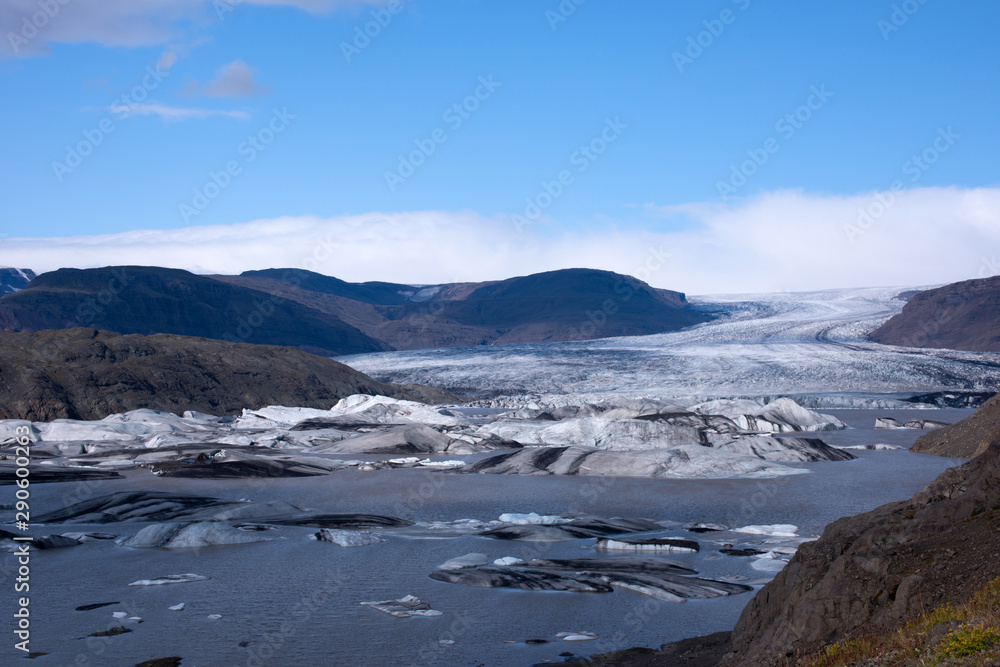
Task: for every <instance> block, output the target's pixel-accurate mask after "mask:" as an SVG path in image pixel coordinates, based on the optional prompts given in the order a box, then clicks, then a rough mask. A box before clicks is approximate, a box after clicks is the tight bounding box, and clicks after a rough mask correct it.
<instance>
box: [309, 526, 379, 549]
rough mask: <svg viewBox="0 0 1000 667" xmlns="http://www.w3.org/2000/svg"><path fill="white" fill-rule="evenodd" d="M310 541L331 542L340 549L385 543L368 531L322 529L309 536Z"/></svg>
mask: <svg viewBox="0 0 1000 667" xmlns="http://www.w3.org/2000/svg"><path fill="white" fill-rule="evenodd" d="M309 539H311V540H318V541H320V542H332V543H333V544H337V545H340V546H342V547H366V546H368V545H370V544H379V543H381V542H385V538H384V537H382V536H381V535H377V534H375V533H373V532H371V531H370V530H341V529H336V528H322V529H321V530H320V531H319V532H318V533H315V534H313V535H310V536H309Z"/></svg>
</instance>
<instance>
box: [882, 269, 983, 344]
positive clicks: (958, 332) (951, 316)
mask: <svg viewBox="0 0 1000 667" xmlns="http://www.w3.org/2000/svg"><path fill="white" fill-rule="evenodd" d="M871 339H872V340H874V341H875V342H877V343H884V344H886V345H900V346H904V347H933V348H950V349H953V350H970V351H983V352H1000V276H994V277H992V278H983V279H981V280H966V281H964V282H960V283H954V284H952V285H945V286H944V287H939V288H937V289H931V290H925V291H923V292H918V293H916V294H914V295H913V296H912V297H911V298H910V299H909V300H908V301H907V303H906V305H905V306H903V312H902V313H900V314H899V315H896V316H895V317H893V318H891V319H890V320H889V321H888V322H886V323H885V324H883V325H882V326H881V327H879V328H878V329H876V330H875V331H874V332H873V333H872V334H871Z"/></svg>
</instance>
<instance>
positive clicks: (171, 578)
mask: <svg viewBox="0 0 1000 667" xmlns="http://www.w3.org/2000/svg"><path fill="white" fill-rule="evenodd" d="M208 579H209V577H203V576H201V575H200V574H192V573H190V572H189V573H188V574H168V575H165V576H162V577H157V578H156V579H140V580H139V581H133V582H132V583H131V584H129V586H162V585H164V584H185V583H188V582H191V581H208Z"/></svg>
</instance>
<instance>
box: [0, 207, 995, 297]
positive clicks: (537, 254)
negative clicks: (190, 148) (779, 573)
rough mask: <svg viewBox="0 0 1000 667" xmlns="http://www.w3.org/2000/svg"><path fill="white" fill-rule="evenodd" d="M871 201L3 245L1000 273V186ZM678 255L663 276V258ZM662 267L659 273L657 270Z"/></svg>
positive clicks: (361, 264) (340, 221)
mask: <svg viewBox="0 0 1000 667" xmlns="http://www.w3.org/2000/svg"><path fill="white" fill-rule="evenodd" d="M874 201H876V200H875V199H874V198H873V196H872V195H860V196H852V197H830V196H819V195H809V194H805V193H801V192H790V191H784V192H774V193H770V194H766V195H763V196H760V197H757V198H754V199H751V200H749V201H747V202H744V203H741V204H739V205H736V206H731V207H723V206H717V205H708V204H700V203H694V204H688V205H684V206H680V207H656V206H651V207H649V210H650V211H651V212H653V213H654V214H655V215H671V214H676V213H678V212H683V213H684V214H685V215H686V216H687V217H688V218H691V219H693V220H695V221H696V222H697V223H698V224H699V225H700V226H699V227H698V228H696V229H688V230H685V231H680V232H670V231H656V230H655V229H652V228H654V227H656V226H657V225H658V223H657V222H656V220H655V219H653V220H651V224H650V225H649V227H650V229H646V230H639V231H636V230H621V229H617V230H613V229H610V228H607V229H604V230H599V229H590V230H587V231H577V232H565V233H562V234H554V233H553V232H552V230H551V229H548V230H545V231H544V233H543V232H542V230H541V229H535V228H533V227H528V228H526V229H525V230H524V231H523V232H522V233H518V232H517V230H516V229H515V228H514V226H513V225H512V224H511V222H510V220H509V219H508V218H507V217H506V216H498V217H495V218H488V217H485V216H482V215H479V214H477V213H475V212H470V211H462V212H442V211H422V212H409V213H369V214H365V215H356V216H341V217H335V218H321V217H316V216H303V217H284V218H276V219H269V220H257V221H253V222H247V223H239V224H233V225H214V226H203V227H189V228H186V229H171V230H143V231H132V232H126V233H121V234H108V235H101V236H76V237H66V238H55V239H53V238H45V239H30V238H11V239H5V240H3V241H0V264H9V265H14V264H16V265H18V266H24V267H29V268H32V269H34V270H35V271H38V272H41V271H49V270H52V269H55V268H59V267H61V266H76V267H91V266H103V265H112V264H126V263H127V264H148V265H161V266H171V267H177V268H184V269H188V270H193V271H197V272H221V273H238V272H240V271H244V270H247V269H260V268H267V267H302V268H308V269H312V270H316V271H319V272H321V273H325V274H328V275H334V276H337V277H338V278H343V279H346V280H352V281H362V280H389V281H396V282H404V283H438V282H451V281H477V280H490V279H500V278H507V277H511V276H515V275H524V274H528V273H533V272H537V271H546V270H551V269H558V268H569V267H590V268H599V269H607V270H612V271H618V272H620V273H627V274H631V275H638V276H639V277H641V278H643V279H646V280H648V282H650V283H651V284H653V285H655V286H657V287H665V288H670V289H677V290H682V291H685V292H688V293H689V294H710V293H721V292H734V293H740V292H742V293H746V292H759V291H796V290H810V289H824V288H835V287H861V286H875V285H898V286H921V285H929V284H937V283H946V282H953V281H958V280H965V279H968V278H975V277H980V276H982V275H993V274H996V273H1000V265H998V264H997V258H998V256H1000V188H980V189H960V188H922V189H917V190H912V191H909V192H905V193H902V194H901V195H899V196H898V199H897V201H895V202H894V203H893V204H892V205H891V206H889V207H888V209H887V210H885V212H884V213H883V214H882V215H881V216H880V217H878V218H877V219H874V218H873V219H872V223H871V224H870V226H868V228H867V229H866V230H863V233H862V234H860V235H856V234H855V235H854V236H853V242H852V238H851V236H850V235H849V233H848V232H847V231H845V229H848V230H849V229H851V227H850V226H851V225H857V222H858V217H859V213H858V211H859V209H864V208H868V207H869V205H870V204H871V203H872V202H874ZM664 254H669V255H670V257H669V258H666V260H665V261H664V262H663V263H662V266H660V267H659V268H657V265H658V264H659V263H660V259H658V257H661V256H663V255H664ZM652 269H655V270H652Z"/></svg>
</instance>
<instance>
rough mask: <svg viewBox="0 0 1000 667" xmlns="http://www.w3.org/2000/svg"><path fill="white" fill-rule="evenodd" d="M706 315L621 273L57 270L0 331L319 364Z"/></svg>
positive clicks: (9, 307) (10, 308)
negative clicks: (269, 355) (158, 342)
mask: <svg viewBox="0 0 1000 667" xmlns="http://www.w3.org/2000/svg"><path fill="white" fill-rule="evenodd" d="M710 319H712V316H711V315H709V314H707V313H704V312H701V311H698V310H696V309H694V308H691V307H690V306H689V305H688V303H687V300H686V299H685V296H684V294H682V293H680V292H672V291H669V290H662V289H656V288H653V287H651V286H649V285H647V284H646V283H644V282H642V281H640V280H637V279H635V278H632V277H629V276H623V275H620V274H617V273H611V272H608V271H597V270H592V269H565V270H561V271H549V272H546V273H538V274H534V275H530V276H522V277H517V278H510V279H508V280H503V281H495V282H483V283H451V284H445V285H416V286H414V285H403V284H399V283H388V282H367V283H349V282H345V281H343V280H339V279H337V278H332V277H330V276H324V275H322V274H318V273H313V272H310V271H303V270H299V269H266V270H262V271H247V272H245V273H242V274H240V275H239V276H222V275H219V276H199V275H195V274H193V273H189V272H187V271H181V270H178V269H165V268H160V267H149V266H118V267H105V268H100V269H59V270H58V271H52V272H49V273H44V274H42V275H40V276H38V277H37V278H35V279H34V280H32V281H31V282H30V284H27V285H26V286H25V287H24V288H23V289H20V290H19V291H16V292H13V293H10V294H6V295H4V296H2V297H0V330H4V331H27V332H32V331H41V330H43V329H66V328H70V327H78V326H85V327H92V328H96V329H101V330H106V331H114V332H117V333H122V334H130V333H138V334H146V335H149V334H154V333H169V334H177V335H183V336H200V337H203V338H215V339H221V340H228V341H233V342H246V343H257V344H262V345H287V346H291V347H298V348H300V349H303V350H306V351H309V352H314V353H317V354H321V355H327V356H338V355H347V354H358V353H365V352H378V351H383V350H390V349H394V348H395V349H420V348H435V347H460V346H472V345H491V344H496V345H498V344H505V343H539V342H553V341H569V340H585V339H593V338H607V337H611V336H635V335H645V334H653V333H662V332H667V331H676V330H678V329H683V328H685V327H689V326H692V325H695V324H699V323H701V322H707V321H708V320H710Z"/></svg>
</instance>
